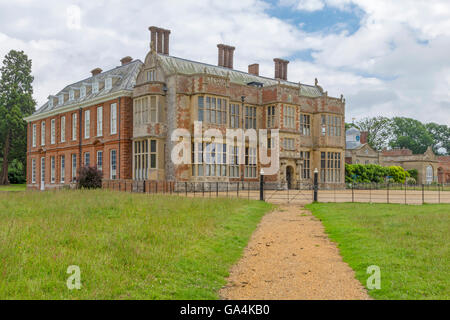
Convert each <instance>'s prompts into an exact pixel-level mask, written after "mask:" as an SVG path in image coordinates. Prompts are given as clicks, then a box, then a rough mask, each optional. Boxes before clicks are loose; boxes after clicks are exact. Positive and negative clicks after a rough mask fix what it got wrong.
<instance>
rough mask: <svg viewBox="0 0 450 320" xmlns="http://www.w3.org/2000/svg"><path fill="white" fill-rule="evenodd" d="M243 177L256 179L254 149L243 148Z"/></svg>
mask: <svg viewBox="0 0 450 320" xmlns="http://www.w3.org/2000/svg"><path fill="white" fill-rule="evenodd" d="M245 177H246V178H256V148H250V147H246V148H245Z"/></svg>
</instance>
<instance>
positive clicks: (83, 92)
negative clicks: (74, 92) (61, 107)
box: [80, 86, 86, 98]
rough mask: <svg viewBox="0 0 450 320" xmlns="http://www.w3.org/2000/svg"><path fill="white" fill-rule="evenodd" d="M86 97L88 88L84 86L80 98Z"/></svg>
mask: <svg viewBox="0 0 450 320" xmlns="http://www.w3.org/2000/svg"><path fill="white" fill-rule="evenodd" d="M84 97H86V86H82V87H81V89H80V98H84Z"/></svg>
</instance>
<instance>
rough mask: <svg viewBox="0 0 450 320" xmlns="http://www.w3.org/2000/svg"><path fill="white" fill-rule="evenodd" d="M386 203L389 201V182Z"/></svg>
mask: <svg viewBox="0 0 450 320" xmlns="http://www.w3.org/2000/svg"><path fill="white" fill-rule="evenodd" d="M387 203H389V182H388V183H387Z"/></svg>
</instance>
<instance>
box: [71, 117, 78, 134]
mask: <svg viewBox="0 0 450 320" xmlns="http://www.w3.org/2000/svg"><path fill="white" fill-rule="evenodd" d="M72 140H77V114H76V113H74V114H72Z"/></svg>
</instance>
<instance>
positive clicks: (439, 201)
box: [437, 184, 441, 203]
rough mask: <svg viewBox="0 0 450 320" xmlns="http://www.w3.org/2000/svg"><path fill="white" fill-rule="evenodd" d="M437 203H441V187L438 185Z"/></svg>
mask: <svg viewBox="0 0 450 320" xmlns="http://www.w3.org/2000/svg"><path fill="white" fill-rule="evenodd" d="M437 187H438V203H441V187H440V186H439V184H438V186H437Z"/></svg>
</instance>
